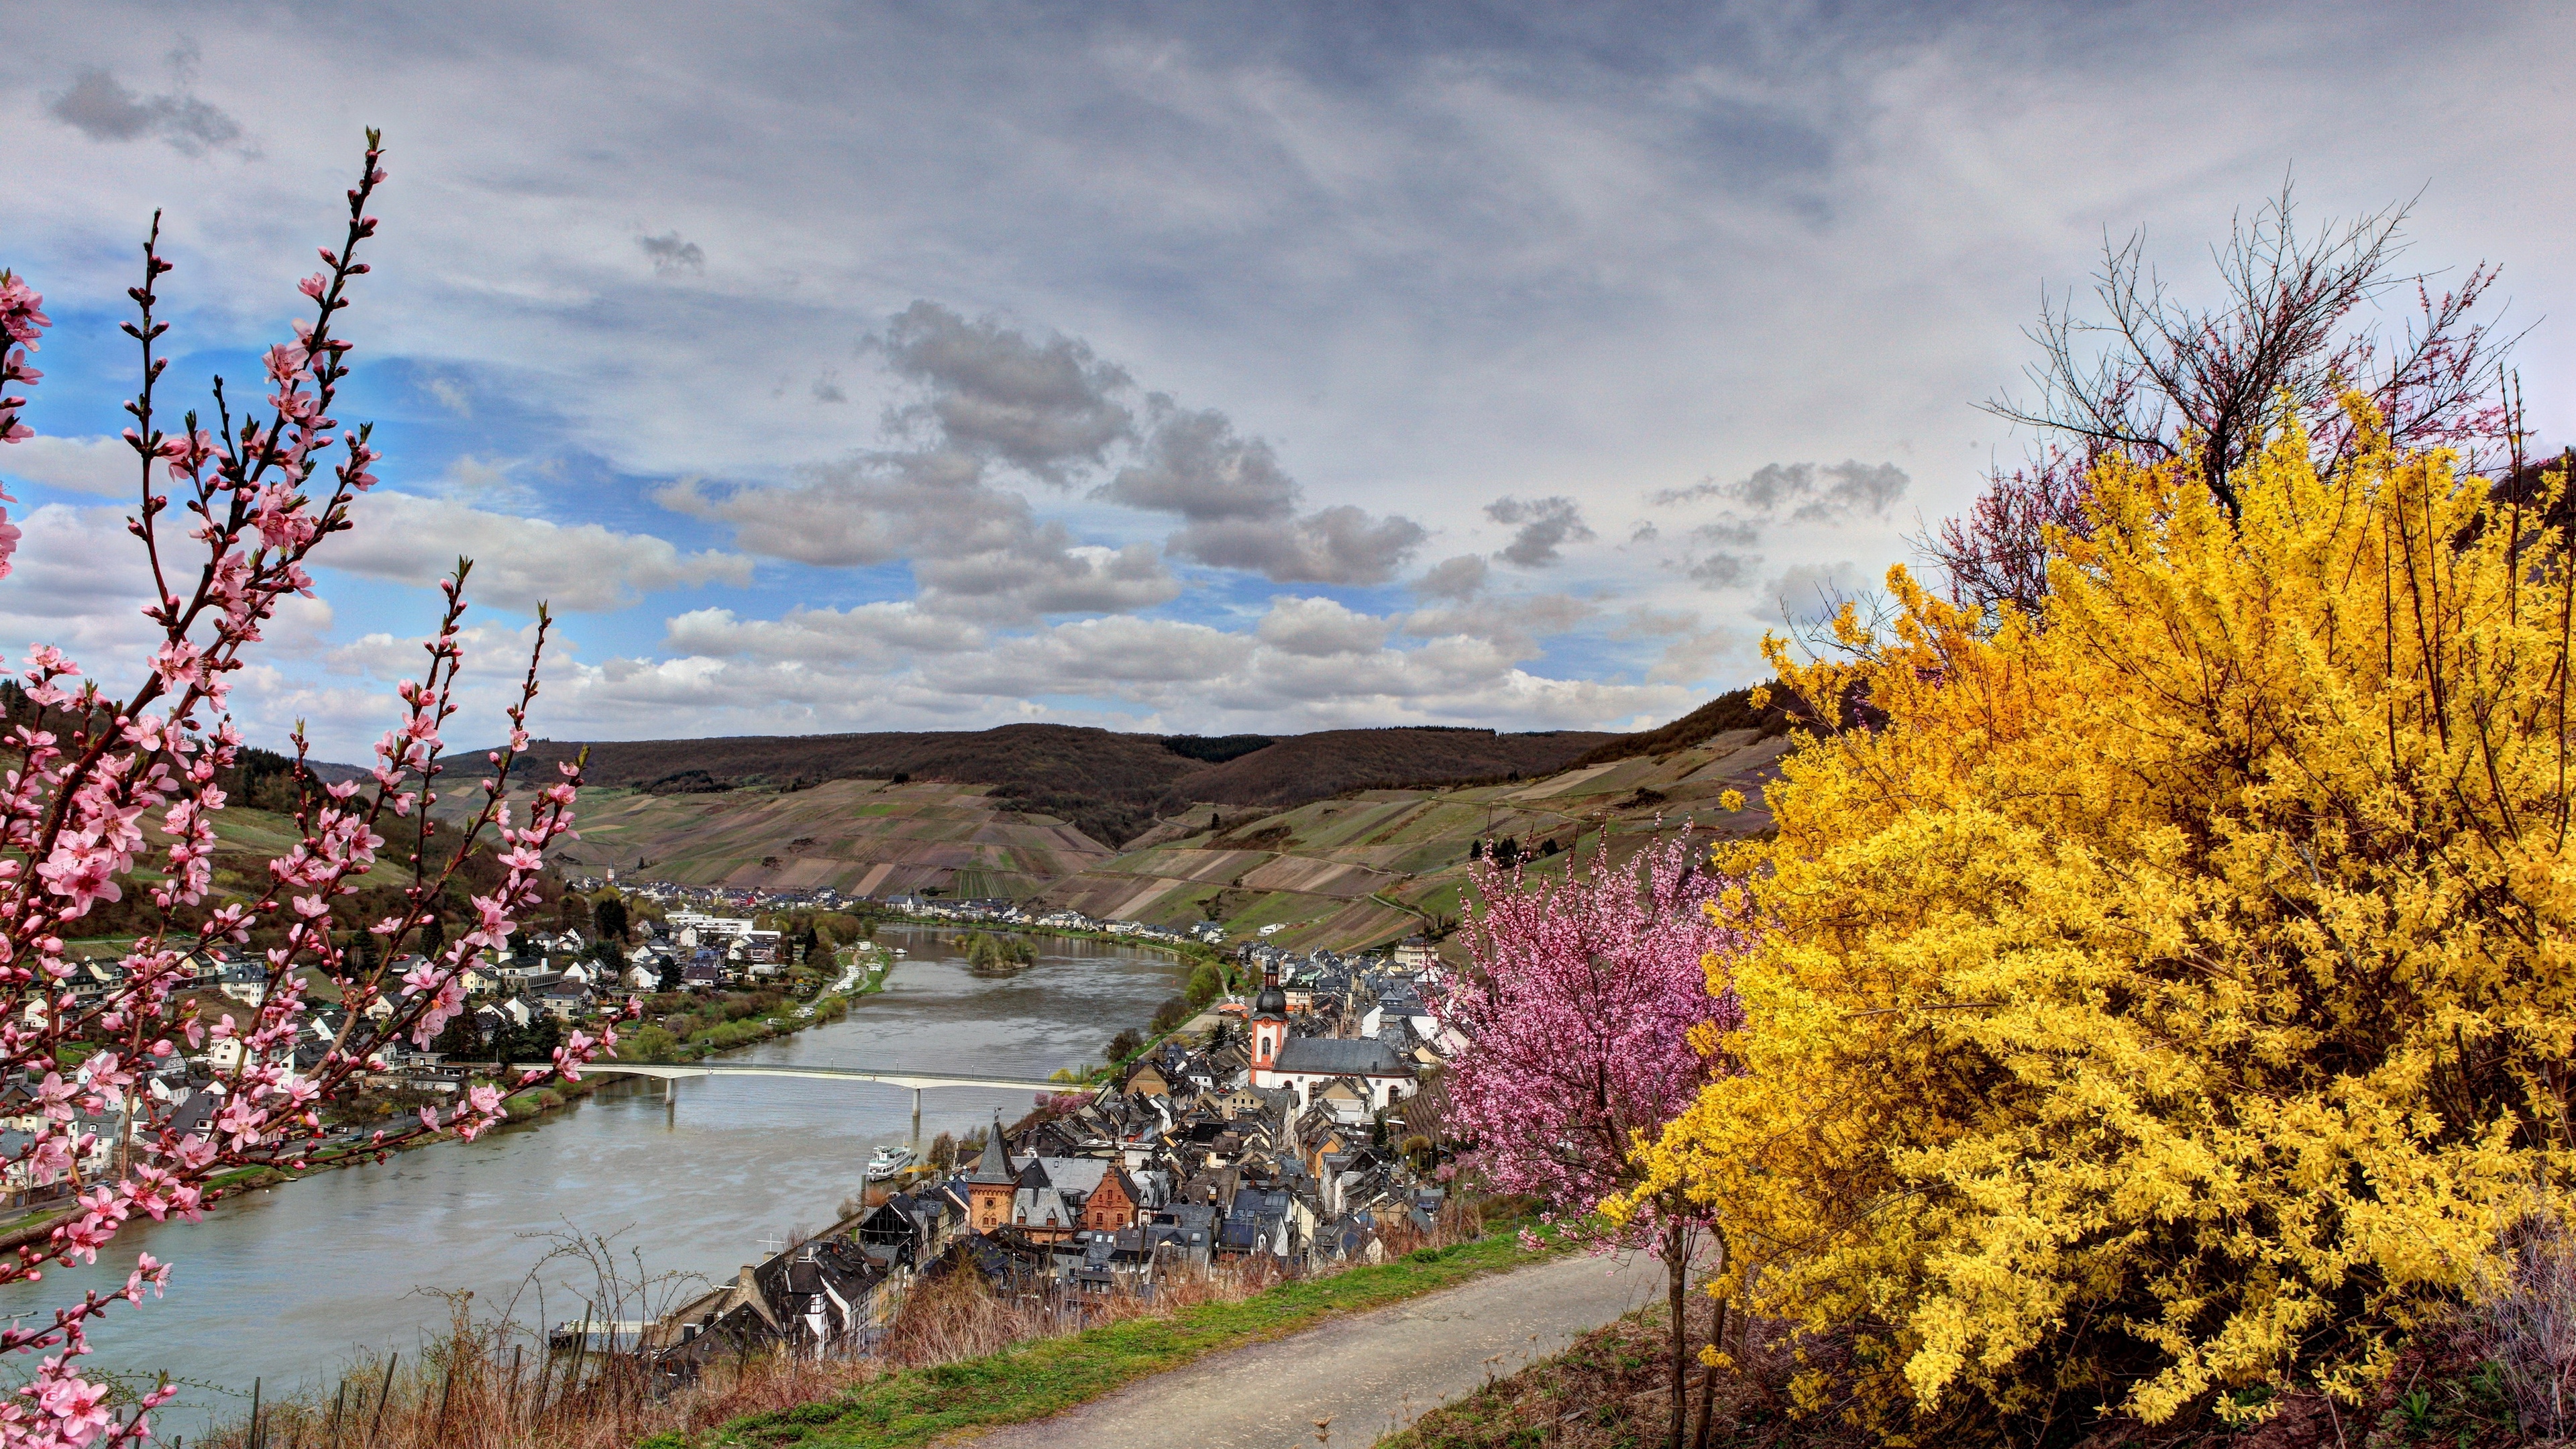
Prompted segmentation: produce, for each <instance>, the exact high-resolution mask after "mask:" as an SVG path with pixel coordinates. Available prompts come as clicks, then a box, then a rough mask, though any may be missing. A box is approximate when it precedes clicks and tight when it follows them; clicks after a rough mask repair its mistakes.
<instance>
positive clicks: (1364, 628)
mask: <svg viewBox="0 0 2576 1449" xmlns="http://www.w3.org/2000/svg"><path fill="white" fill-rule="evenodd" d="M1394 628H1395V626H1394V624H1393V622H1392V621H1390V620H1386V619H1381V618H1378V617H1376V616H1375V615H1372V614H1362V613H1358V612H1355V611H1353V610H1351V609H1349V608H1347V607H1345V606H1344V605H1342V604H1341V603H1339V602H1337V601H1335V600H1332V599H1300V598H1285V597H1283V598H1276V599H1272V600H1271V601H1270V612H1269V613H1267V614H1264V615H1262V616H1261V622H1260V623H1259V624H1258V625H1256V626H1255V627H1254V629H1253V633H1254V634H1255V635H1256V636H1257V637H1258V638H1259V639H1260V640H1261V642H1262V643H1264V644H1267V645H1269V646H1270V647H1271V648H1273V649H1279V650H1284V651H1286V652H1287V653H1290V654H1303V655H1309V656H1315V657H1322V656H1325V655H1332V654H1365V653H1368V652H1370V651H1372V650H1375V649H1378V648H1381V647H1383V646H1384V645H1385V643H1386V636H1387V635H1389V634H1391V633H1393V632H1394Z"/></svg>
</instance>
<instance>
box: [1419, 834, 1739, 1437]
mask: <svg viewBox="0 0 2576 1449" xmlns="http://www.w3.org/2000/svg"><path fill="white" fill-rule="evenodd" d="M1694 857H1695V852H1694V849H1693V847H1692V845H1691V843H1690V841H1689V839H1688V837H1686V836H1684V837H1677V838H1668V839H1665V840H1661V841H1657V842H1655V843H1653V844H1651V845H1649V846H1647V847H1646V849H1645V850H1644V851H1642V852H1640V853H1639V854H1638V856H1637V857H1635V858H1634V859H1632V860H1630V861H1628V862H1626V863H1624V864H1621V865H1617V866H1613V865H1612V864H1611V863H1610V861H1609V858H1608V852H1607V851H1606V850H1603V851H1596V852H1595V853H1594V855H1593V857H1592V860H1591V863H1590V865H1589V866H1588V867H1585V868H1584V869H1583V870H1582V871H1581V872H1580V873H1576V872H1573V871H1569V872H1568V874H1567V877H1566V878H1565V879H1564V880H1563V881H1561V882H1546V883H1539V884H1533V883H1532V882H1530V881H1529V880H1528V879H1527V878H1525V877H1524V876H1523V874H1522V873H1521V872H1520V871H1518V870H1513V871H1509V872H1503V871H1496V870H1492V869H1487V870H1486V871H1484V872H1483V873H1482V875H1481V876H1480V878H1479V886H1480V894H1481V895H1482V896H1483V897H1484V900H1483V905H1482V908H1481V909H1479V910H1477V911H1476V912H1475V913H1474V914H1473V915H1472V916H1470V918H1469V920H1468V926H1467V944H1468V951H1469V954H1470V956H1471V958H1472V962H1473V964H1472V966H1471V968H1470V969H1469V970H1467V971H1465V972H1464V973H1462V974H1460V975H1459V976H1458V977H1457V978H1456V979H1455V980H1453V981H1451V982H1449V983H1448V984H1447V985H1446V987H1445V989H1443V990H1442V991H1441V992H1440V993H1439V994H1438V997H1437V1000H1436V1001H1435V1002H1434V1004H1433V1007H1432V1009H1433V1012H1434V1013H1435V1014H1436V1016H1437V1017H1438V1019H1439V1020H1440V1022H1441V1023H1442V1024H1443V1025H1444V1026H1447V1027H1449V1028H1451V1029H1453V1030H1455V1031H1456V1032H1457V1033H1458V1034H1459V1035H1460V1036H1461V1037H1463V1038H1464V1039H1465V1045H1464V1048H1463V1049H1462V1050H1461V1051H1460V1052H1459V1053H1458V1054H1457V1056H1456V1058H1455V1060H1454V1061H1453V1063H1452V1065H1451V1069H1450V1079H1449V1122H1450V1125H1451V1126H1452V1127H1453V1128H1454V1129H1456V1131H1457V1132H1458V1133H1459V1134H1460V1135H1461V1136H1463V1137H1467V1138H1471V1139H1473V1140H1474V1142H1475V1143H1476V1147H1475V1153H1474V1156H1475V1161H1476V1162H1477V1164H1478V1165H1479V1166H1481V1167H1482V1168H1483V1170H1484V1171H1485V1173H1486V1174H1487V1175H1488V1176H1489V1177H1490V1178H1491V1179H1492V1180H1493V1182H1494V1184H1495V1185H1496V1186H1498V1187H1500V1188H1502V1189H1503V1190H1505V1191H1507V1192H1518V1193H1528V1194H1530V1195H1532V1196H1535V1197H1538V1198H1541V1199H1543V1200H1544V1201H1546V1202H1547V1203H1548V1204H1550V1206H1551V1207H1552V1208H1553V1209H1555V1210H1557V1211H1560V1212H1562V1211H1572V1212H1587V1211H1589V1210H1590V1209H1591V1208H1592V1207H1593V1206H1594V1205H1595V1204H1597V1203H1599V1202H1601V1201H1602V1200H1603V1199H1605V1198H1608V1197H1610V1196H1612V1195H1614V1194H1617V1193H1622V1192H1626V1191H1629V1190H1631V1189H1633V1188H1635V1187H1636V1186H1637V1185H1638V1184H1639V1183H1641V1182H1642V1181H1643V1180H1644V1177H1645V1173H1644V1171H1643V1170H1642V1169H1641V1167H1640V1166H1639V1162H1638V1153H1639V1151H1640V1149H1641V1147H1642V1146H1644V1145H1645V1144H1648V1143H1651V1142H1653V1141H1654V1140H1655V1139H1656V1137H1657V1136H1658V1135H1659V1134H1660V1133H1661V1132H1662V1131H1663V1128H1664V1125H1665V1124H1666V1123H1668V1122H1670V1121H1672V1120H1673V1119H1674V1118H1675V1117H1677V1116H1679V1115H1680V1114H1681V1112H1682V1111H1683V1110H1684V1109H1685V1108H1687V1107H1689V1106H1690V1105H1691V1104H1692V1103H1693V1102H1694V1101H1696V1100H1697V1099H1698V1096H1699V1093H1700V1090H1701V1088H1703V1087H1704V1086H1706V1085H1707V1083H1708V1082H1709V1080H1710V1079H1711V1077H1712V1075H1714V1074H1715V1073H1716V1072H1717V1071H1718V1070H1720V1067H1721V1059H1720V1058H1719V1057H1718V1056H1717V1055H1716V1054H1715V1048H1716V1044H1717V1039H1718V1037H1719V1035H1720V1034H1722V1033H1724V1032H1728V1031H1732V1030H1734V1029H1736V1028H1737V1027H1738V1026H1740V1025H1742V1021H1743V1014H1742V1012H1741V1011H1740V1010H1739V1008H1738V1007H1737V1005H1736V1001H1735V994H1734V991H1733V989H1732V988H1731V987H1729V986H1726V985H1724V984H1723V983H1724V967H1723V963H1724V962H1725V961H1726V960H1728V959H1729V958H1731V957H1732V956H1733V955H1734V954H1735V953H1736V952H1737V951H1738V950H1739V949H1740V948H1741V947H1742V945H1743V944H1744V937H1743V935H1742V934H1741V932H1739V931H1738V930H1737V928H1736V927H1735V926H1734V925H1732V924H1731V923H1730V922H1729V921H1728V920H1726V919H1725V918H1724V917H1723V915H1722V913H1721V911H1720V909H1719V907H1720V902H1721V897H1722V896H1723V895H1724V893H1725V891H1726V888H1727V887H1728V886H1730V885H1731V884H1733V882H1732V881H1731V880H1729V879H1728V878H1726V877H1723V876H1719V875H1716V874H1713V873H1711V872H1709V871H1707V870H1705V869H1703V868H1700V866H1699V864H1698V862H1697V861H1696V860H1695V858H1694ZM1707 1226H1708V1223H1707V1220H1706V1218H1705V1216H1704V1215H1703V1214H1702V1213H1700V1212H1699V1211H1698V1210H1697V1209H1695V1208H1694V1207H1693V1206H1692V1205H1691V1204H1690V1203H1689V1202H1688V1200H1687V1199H1686V1198H1684V1197H1683V1196H1682V1195H1681V1194H1679V1193H1674V1194H1670V1195H1668V1197H1667V1198H1666V1199H1665V1200H1661V1201H1659V1202H1657V1203H1654V1204H1651V1205H1648V1206H1647V1207H1646V1208H1645V1209H1644V1210H1643V1211H1641V1212H1639V1213H1637V1214H1635V1215H1634V1216H1633V1217H1631V1218H1630V1219H1628V1220H1627V1222H1626V1225H1625V1227H1624V1228H1623V1229H1621V1230H1619V1231H1618V1232H1617V1235H1616V1236H1615V1237H1605V1238H1604V1239H1603V1241H1604V1242H1605V1243H1606V1242H1611V1241H1631V1242H1633V1241H1637V1240H1639V1239H1642V1240H1643V1242H1644V1243H1645V1244H1646V1245H1647V1246H1649V1247H1651V1248H1652V1249H1653V1250H1654V1251H1655V1252H1656V1254H1657V1255H1658V1256H1660V1257H1661V1258H1662V1259H1663V1262H1664V1266H1665V1271H1666V1286H1667V1291H1668V1295H1669V1298H1670V1302H1671V1307H1672V1314H1673V1363H1672V1386H1671V1387H1672V1442H1673V1444H1674V1445H1675V1446H1679V1445H1680V1443H1681V1442H1682V1435H1683V1431H1684V1428H1685V1427H1686V1419H1687V1413H1688V1406H1687V1402H1686V1395H1685V1383H1686V1379H1687V1359H1686V1357H1685V1355H1686V1352H1687V1351H1686V1350H1685V1348H1684V1347H1683V1343H1682V1339H1683V1334H1682V1323H1683V1320H1684V1314H1683V1308H1684V1305H1685V1303H1686V1302H1687V1297H1688V1292H1689V1273H1690V1264H1691V1260H1692V1258H1693V1257H1694V1256H1695V1254H1696V1251H1697V1249H1698V1247H1699V1245H1700V1243H1701V1242H1702V1240H1703V1235H1704V1233H1705V1231H1706V1229H1707ZM1722 1322H1723V1320H1722V1319H1721V1325H1722ZM1719 1331H1721V1332H1722V1331H1723V1329H1722V1326H1721V1328H1720V1330H1719ZM1712 1337H1714V1335H1712ZM1702 1398H1703V1406H1702V1409H1701V1421H1702V1429H1703V1433H1704V1432H1705V1428H1706V1421H1707V1417H1708V1414H1707V1409H1706V1405H1705V1400H1706V1398H1707V1395H1706V1394H1705V1393H1703V1395H1702Z"/></svg>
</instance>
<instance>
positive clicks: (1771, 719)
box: [1567, 687, 1790, 765]
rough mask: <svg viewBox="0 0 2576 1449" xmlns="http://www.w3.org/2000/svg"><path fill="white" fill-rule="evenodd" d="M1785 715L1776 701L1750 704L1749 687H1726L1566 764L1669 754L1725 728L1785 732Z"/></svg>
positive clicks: (1611, 737)
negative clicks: (1658, 722)
mask: <svg viewBox="0 0 2576 1449" xmlns="http://www.w3.org/2000/svg"><path fill="white" fill-rule="evenodd" d="M1789 725H1790V719H1789V715H1788V714H1787V713H1786V712H1785V711H1783V710H1782V709H1781V708H1780V706H1779V705H1778V704H1776V703H1773V704H1765V705H1764V706H1763V707H1762V708H1760V709H1756V708H1754V707H1753V690H1752V689H1751V688H1749V687H1748V688H1745V689H1730V690H1728V691H1727V692H1726V693H1724V694H1721V695H1719V696H1718V697H1717V698H1715V699H1712V700H1710V701H1709V702H1708V703H1706V704H1703V705H1701V706H1700V707H1699V708H1697V709H1695V710H1692V711H1691V712H1690V713H1688V714H1686V715H1683V716H1682V717H1681V718H1680V719H1677V720H1674V721H1673V722H1672V723H1671V724H1668V725H1665V726H1663V727H1662V728H1660V729H1651V730H1643V731H1640V732H1639V733H1637V734H1633V735H1612V736H1610V737H1609V738H1608V739H1606V740H1603V741H1602V742H1601V743H1600V744H1599V745H1596V746H1594V747H1593V748H1592V749H1591V750H1590V751H1588V752H1587V753H1585V754H1584V755H1583V756H1581V757H1580V758H1578V759H1574V760H1570V761H1568V762H1567V763H1568V764H1569V765H1606V764H1608V763H1610V762H1611V761H1613V760H1633V759H1636V758H1638V757H1639V756H1642V755H1669V754H1671V753H1673V752H1674V751H1675V750H1686V749H1689V748H1690V747H1691V746H1693V745H1696V744H1698V743H1700V742H1701V741H1703V740H1711V739H1715V738H1716V737H1718V736H1719V735H1722V734H1724V733H1726V732H1727V731H1728V730H1759V731H1761V732H1762V734H1763V735H1764V736H1770V735H1785V734H1787V733H1788V732H1789Z"/></svg>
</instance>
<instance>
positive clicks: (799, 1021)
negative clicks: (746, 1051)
mask: <svg viewBox="0 0 2576 1449" xmlns="http://www.w3.org/2000/svg"><path fill="white" fill-rule="evenodd" d="M870 953H873V955H874V959H873V961H870V960H869V959H868V957H869V954H870ZM896 959H897V958H896V957H895V956H894V955H893V953H891V952H889V951H886V950H884V949H883V948H881V947H877V946H875V945H874V944H873V943H862V944H860V945H858V946H844V947H841V948H840V949H839V951H837V952H835V960H834V962H833V964H834V965H835V966H836V967H839V968H841V969H842V975H841V976H840V978H839V979H838V980H837V981H835V982H834V983H833V985H832V986H831V987H830V988H827V989H826V990H825V991H824V992H823V993H822V994H820V995H818V996H816V997H814V998H813V999H812V1000H810V1001H804V1002H799V1003H797V1004H796V1006H794V1007H793V1008H791V1009H788V1010H785V1011H782V1012H778V1013H773V1014H770V1015H767V1016H763V1017H758V1018H749V1019H746V1020H744V1021H729V1022H725V1023H723V1024H722V1025H720V1026H713V1027H709V1028H706V1029H705V1030H704V1031H701V1032H698V1033H695V1034H693V1035H692V1036H690V1037H689V1038H688V1039H686V1040H684V1041H682V1042H681V1043H680V1044H679V1045H678V1046H677V1047H676V1048H675V1049H674V1054H672V1055H668V1056H654V1057H651V1058H647V1059H646V1060H651V1061H657V1062H665V1061H667V1062H692V1061H699V1060H702V1059H704V1058H706V1057H709V1056H712V1055H714V1054H715V1053H717V1052H721V1051H732V1050H735V1049H738V1048H741V1047H747V1046H756V1045H758V1044H760V1043H762V1042H767V1041H775V1040H777V1039H779V1038H781V1037H785V1036H792V1035H794V1034H795V1033H797V1032H801V1031H806V1030H809V1029H811V1028H813V1027H817V1026H822V1025H825V1024H827V1023H830V1022H834V1021H838V1020H840V1019H841V1018H842V1017H843V1016H845V1015H846V1014H848V1011H849V1008H850V1007H851V1005H852V1004H854V1003H856V1002H858V1001H862V1000H865V999H866V998H868V997H870V996H874V995H876V994H878V993H879V992H882V991H884V990H885V987H886V981H887V979H888V978H889V977H891V976H892V975H893V974H894V965H895V961H896ZM469 1080H470V1081H473V1082H483V1083H494V1079H493V1078H491V1077H488V1076H486V1077H476V1078H472V1079H469ZM495 1084H497V1083H495ZM598 1088H599V1079H598V1078H596V1077H585V1078H583V1079H581V1080H580V1081H577V1082H556V1083H553V1084H551V1085H548V1086H543V1087H531V1088H529V1089H528V1090H526V1091H522V1092H514V1093H512V1094H510V1095H509V1096H508V1097H506V1098H504V1099H503V1101H502V1105H503V1107H504V1108H505V1109H506V1110H507V1112H508V1114H509V1122H508V1124H507V1125H508V1126H509V1127H529V1126H535V1125H537V1124H538V1123H541V1122H543V1121H544V1120H545V1119H546V1118H547V1117H550V1116H552V1115H553V1114H555V1113H556V1112H558V1111H560V1110H562V1109H563V1108H565V1107H568V1106H570V1105H572V1104H573V1103H575V1102H577V1101H580V1100H581V1099H583V1098H585V1097H588V1096H589V1095H590V1094H591V1093H593V1092H595V1091H597V1090H598ZM454 1140H456V1134H454V1133H452V1132H443V1131H442V1132H436V1133H430V1134H425V1135H423V1136H420V1137H415V1138H412V1139H411V1140H409V1141H406V1142H402V1143H398V1144H396V1145H393V1146H390V1147H374V1146H369V1145H366V1144H364V1143H355V1144H349V1145H344V1146H342V1147H340V1148H339V1149H338V1150H334V1151H323V1152H317V1153H314V1154H313V1155H311V1156H310V1157H308V1158H306V1159H305V1165H304V1166H302V1167H245V1168H240V1169H238V1170H236V1171H233V1172H228V1173H223V1174H220V1175H218V1176H217V1177H215V1178H214V1179H213V1180H212V1181H211V1182H210V1183H209V1184H208V1193H207V1197H208V1200H209V1201H217V1202H219V1201H221V1200H223V1199H224V1198H226V1197H230V1196H234V1195H236V1194H239V1193H243V1192H250V1191H256V1190H258V1189H260V1188H267V1187H276V1186H280V1185H282V1184H285V1183H289V1182H298V1181H301V1180H303V1179H304V1178H307V1177H311V1176H313V1175H314V1174H316V1173H321V1172H332V1171H338V1170H340V1169H342V1168H346V1167H352V1166H356V1165H358V1164H361V1163H372V1162H376V1161H379V1160H381V1159H382V1158H384V1157H385V1156H386V1155H388V1154H390V1153H396V1152H409V1151H413V1150H415V1149H418V1148H422V1147H432V1146H436V1145H438V1144H439V1143H442V1142H452V1141H454ZM68 1215H69V1208H68V1205H65V1206H59V1207H52V1208H48V1209H45V1210H42V1211H40V1212H39V1213H37V1214H33V1215H30V1216H28V1217H25V1218H21V1219H20V1220H18V1221H17V1222H15V1223H11V1224H0V1252H6V1251H9V1250H10V1249H13V1248H17V1247H21V1246H24V1245H26V1244H30V1243H36V1242H41V1241H43V1239H44V1238H45V1236H46V1235H47V1234H49V1233H51V1232H52V1231H53V1229H54V1225H55V1224H57V1223H59V1222H61V1221H62V1220H63V1219H64V1218H65V1217H66V1216H68Z"/></svg>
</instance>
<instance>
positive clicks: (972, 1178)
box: [966, 1112, 1020, 1183]
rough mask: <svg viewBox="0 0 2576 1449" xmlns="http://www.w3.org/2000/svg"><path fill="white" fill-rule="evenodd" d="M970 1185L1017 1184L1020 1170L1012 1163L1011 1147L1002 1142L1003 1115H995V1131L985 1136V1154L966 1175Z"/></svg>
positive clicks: (976, 1160)
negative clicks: (984, 1183) (983, 1183)
mask: <svg viewBox="0 0 2576 1449" xmlns="http://www.w3.org/2000/svg"><path fill="white" fill-rule="evenodd" d="M966 1180H967V1182H969V1183H978V1182H990V1183H1017V1182H1018V1181H1019V1180H1020V1170H1019V1168H1017V1167H1016V1166H1013V1165H1012V1162H1011V1146H1010V1144H1009V1143H1007V1142H1005V1141H1003V1140H1002V1114H1000V1113H999V1112H996V1113H994V1114H993V1130H992V1131H990V1132H988V1133H985V1134H984V1151H983V1154H982V1155H981V1156H979V1157H977V1158H976V1159H975V1170H974V1171H973V1172H971V1173H968V1174H967V1175H966Z"/></svg>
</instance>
